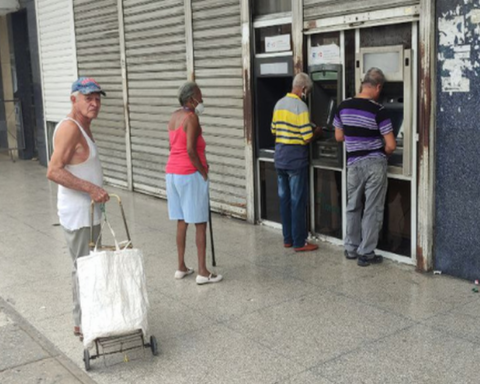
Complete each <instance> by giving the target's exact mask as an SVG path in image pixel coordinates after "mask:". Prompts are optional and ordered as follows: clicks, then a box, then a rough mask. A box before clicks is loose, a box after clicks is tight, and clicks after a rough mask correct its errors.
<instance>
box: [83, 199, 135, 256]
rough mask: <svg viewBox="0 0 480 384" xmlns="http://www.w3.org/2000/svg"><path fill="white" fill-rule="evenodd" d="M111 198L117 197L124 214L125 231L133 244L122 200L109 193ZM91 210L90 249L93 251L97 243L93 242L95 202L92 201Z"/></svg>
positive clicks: (129, 241)
mask: <svg viewBox="0 0 480 384" xmlns="http://www.w3.org/2000/svg"><path fill="white" fill-rule="evenodd" d="M109 196H110V197H115V198H116V199H117V202H118V205H119V206H120V211H121V212H122V218H123V224H124V225H125V231H126V233H127V240H128V243H130V244H132V240H131V239H130V232H129V231H128V225H127V219H126V218H125V211H124V210H123V205H122V199H121V198H120V196H118V195H116V194H114V193H109ZM90 206H91V210H90V213H91V214H90V244H89V247H90V249H93V247H95V242H94V241H93V221H94V216H95V213H94V211H95V201H93V200H92V201H91V203H90Z"/></svg>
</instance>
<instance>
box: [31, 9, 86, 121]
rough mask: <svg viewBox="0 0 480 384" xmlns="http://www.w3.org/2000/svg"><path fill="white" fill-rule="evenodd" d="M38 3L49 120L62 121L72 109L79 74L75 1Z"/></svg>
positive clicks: (46, 109) (44, 96)
mask: <svg viewBox="0 0 480 384" xmlns="http://www.w3.org/2000/svg"><path fill="white" fill-rule="evenodd" d="M36 6H37V21H38V43H39V51H40V59H41V63H40V65H41V73H42V85H43V102H44V108H45V120H46V121H51V122H58V121H59V120H61V119H62V118H64V117H65V116H66V115H67V114H68V113H69V112H70V108H71V104H70V89H71V86H72V83H73V82H74V81H75V79H76V76H77V63H76V59H75V38H74V32H73V10H72V4H71V3H70V2H69V1H65V0H37V2H36Z"/></svg>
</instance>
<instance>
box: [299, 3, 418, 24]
mask: <svg viewBox="0 0 480 384" xmlns="http://www.w3.org/2000/svg"><path fill="white" fill-rule="evenodd" d="M419 3H420V0H355V1H352V0H304V3H303V4H304V13H303V17H304V20H305V21H310V20H317V19H325V18H327V17H333V16H346V15H351V14H354V13H361V12H371V11H379V10H386V9H390V8H395V7H407V6H411V5H418V4H419Z"/></svg>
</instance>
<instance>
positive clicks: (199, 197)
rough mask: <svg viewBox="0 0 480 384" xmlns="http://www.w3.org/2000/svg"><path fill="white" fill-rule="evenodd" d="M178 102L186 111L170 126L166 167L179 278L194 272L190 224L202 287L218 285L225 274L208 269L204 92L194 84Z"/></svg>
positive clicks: (186, 86)
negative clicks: (188, 253)
mask: <svg viewBox="0 0 480 384" xmlns="http://www.w3.org/2000/svg"><path fill="white" fill-rule="evenodd" d="M178 101H179V102H180V105H181V106H182V108H180V109H179V110H177V111H175V112H174V113H173V114H172V117H171V118H170V122H169V123H168V135H169V141H170V155H169V157H168V161H167V166H166V169H165V171H166V181H167V200H168V215H169V217H170V220H177V251H178V269H177V271H176V272H175V278H176V279H182V278H184V277H186V276H188V275H191V274H192V273H193V272H194V271H193V269H191V268H188V267H187V266H186V265H185V243H186V237H187V229H188V224H190V223H192V224H195V227H196V245H197V255H198V274H197V278H196V282H197V284H199V285H202V284H208V283H217V282H219V281H221V280H222V276H221V275H215V274H213V273H211V272H210V271H209V270H208V269H207V265H206V244H207V221H208V215H209V209H210V207H209V193H208V189H209V180H208V164H207V159H206V156H205V147H206V143H205V140H204V139H203V136H202V128H201V126H200V121H199V118H198V116H199V115H200V114H201V113H202V112H203V99H202V92H201V90H200V88H199V87H198V85H197V84H196V83H194V82H187V83H185V84H184V85H183V86H182V87H180V89H179V92H178Z"/></svg>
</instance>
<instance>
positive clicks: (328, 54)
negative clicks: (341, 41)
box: [310, 44, 340, 65]
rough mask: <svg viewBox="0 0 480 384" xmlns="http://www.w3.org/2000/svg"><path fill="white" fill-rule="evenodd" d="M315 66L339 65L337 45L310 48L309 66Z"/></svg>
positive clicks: (338, 48)
mask: <svg viewBox="0 0 480 384" xmlns="http://www.w3.org/2000/svg"><path fill="white" fill-rule="evenodd" d="M315 64H340V47H339V46H338V45H337V44H328V45H319V46H317V47H312V48H311V50H310V65H315Z"/></svg>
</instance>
